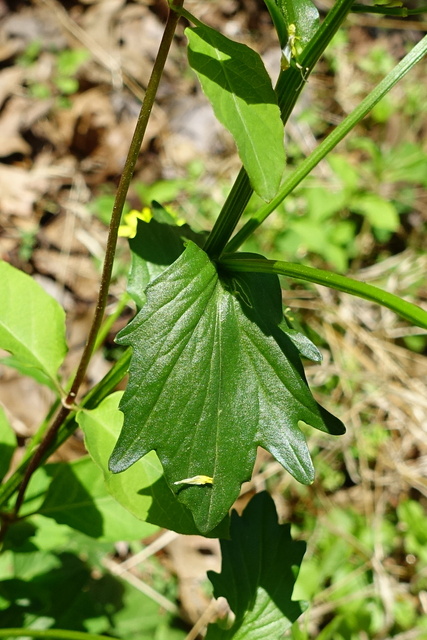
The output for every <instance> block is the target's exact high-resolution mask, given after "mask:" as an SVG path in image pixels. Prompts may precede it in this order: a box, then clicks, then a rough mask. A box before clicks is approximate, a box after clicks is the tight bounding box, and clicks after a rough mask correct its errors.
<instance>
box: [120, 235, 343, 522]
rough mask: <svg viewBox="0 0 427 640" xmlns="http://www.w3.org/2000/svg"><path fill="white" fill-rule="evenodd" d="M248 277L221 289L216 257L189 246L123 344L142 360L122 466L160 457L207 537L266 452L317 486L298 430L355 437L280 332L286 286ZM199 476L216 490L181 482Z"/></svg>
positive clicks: (135, 375)
mask: <svg viewBox="0 0 427 640" xmlns="http://www.w3.org/2000/svg"><path fill="white" fill-rule="evenodd" d="M241 275H242V277H240V275H239V276H238V277H237V278H232V279H231V280H224V281H221V279H220V278H219V276H218V274H217V271H216V268H215V266H214V264H213V263H212V262H211V261H210V260H209V258H208V256H207V255H206V253H204V252H203V251H202V250H201V249H199V248H198V247H197V246H196V245H195V244H193V243H191V242H189V243H188V245H187V248H186V250H185V252H184V253H183V254H182V255H181V256H180V257H179V258H178V260H177V261H176V262H175V263H174V264H173V265H171V266H170V267H169V268H168V269H167V270H166V271H164V272H163V274H162V275H160V276H159V277H158V278H157V279H156V280H154V282H152V283H151V284H150V285H149V286H148V287H147V290H146V293H147V302H146V304H145V306H144V307H143V308H142V309H141V311H140V312H139V313H138V315H137V316H136V317H135V318H134V320H133V321H132V322H131V323H130V324H129V325H128V326H127V327H126V328H125V329H124V330H123V331H122V332H121V333H120V334H119V337H118V339H117V342H118V343H119V344H130V345H132V347H133V356H132V360H131V365H130V381H129V384H128V386H127V389H126V391H125V394H124V396H123V399H122V402H121V404H120V408H121V410H122V411H123V413H124V414H125V421H124V426H123V429H122V431H121V434H120V437H119V440H118V442H117V444H116V447H115V449H114V451H113V453H112V456H111V459H110V469H111V470H112V471H113V472H115V473H118V472H120V471H124V470H125V469H127V468H128V467H130V466H131V465H132V464H133V463H134V462H136V461H137V460H139V459H140V458H141V457H142V456H144V455H145V454H146V453H148V452H149V451H151V450H152V449H155V450H156V451H157V454H158V456H159V458H160V460H161V463H162V465H163V468H164V470H165V476H166V478H167V481H168V483H169V485H170V486H171V487H174V489H175V491H178V495H179V498H180V500H182V502H184V503H185V504H186V505H187V506H188V507H189V508H190V509H191V510H192V512H193V516H194V519H195V521H196V524H197V526H198V528H199V529H200V530H201V531H203V532H206V531H210V530H211V529H212V528H213V527H214V526H215V525H216V524H217V523H218V522H219V521H220V520H221V519H222V518H223V517H224V516H225V515H226V513H227V511H228V509H229V508H230V507H231V505H232V504H233V502H234V500H235V498H236V497H237V495H238V493H239V489H240V485H241V483H242V482H244V481H245V480H248V479H249V477H250V475H251V471H252V467H253V464H254V460H255V455H256V449H257V446H258V445H259V446H262V447H264V448H265V449H267V450H268V451H270V452H271V453H272V454H273V455H274V456H275V457H276V459H277V460H278V461H279V462H280V463H281V464H282V465H283V466H284V467H285V468H286V469H287V470H288V471H289V472H290V473H291V474H292V475H294V476H295V478H297V479H298V480H299V481H301V482H304V483H310V482H312V480H313V475H314V472H313V466H312V463H311V459H310V455H309V452H308V448H307V445H306V442H305V438H304V436H303V434H302V432H301V430H300V429H299V427H298V422H299V421H303V422H304V423H307V424H310V425H312V426H313V427H315V428H317V429H321V430H324V431H328V432H331V433H342V432H343V426H342V424H341V423H340V421H339V420H337V419H336V418H333V416H331V415H330V414H328V412H326V411H325V410H324V409H322V408H321V407H319V405H318V404H317V403H316V402H315V400H314V399H313V397H312V395H311V393H310V390H309V388H308V385H307V383H306V380H305V377H304V372H303V369H302V366H301V362H300V360H299V356H298V352H297V349H296V348H295V346H294V345H293V344H292V342H291V341H290V340H289V338H288V337H287V336H286V335H285V334H284V333H283V332H282V331H281V330H280V329H279V327H278V324H279V323H280V322H281V320H282V311H281V298H280V286H279V283H278V279H277V278H276V277H273V278H269V277H267V278H265V277H263V276H259V275H255V276H253V275H248V274H244V275H243V274H241ZM260 282H261V285H260ZM198 475H206V476H208V477H210V478H212V479H213V482H212V484H207V485H204V486H192V485H190V486H180V488H177V487H176V486H174V483H175V482H176V481H179V480H182V479H183V478H192V477H194V476H198Z"/></svg>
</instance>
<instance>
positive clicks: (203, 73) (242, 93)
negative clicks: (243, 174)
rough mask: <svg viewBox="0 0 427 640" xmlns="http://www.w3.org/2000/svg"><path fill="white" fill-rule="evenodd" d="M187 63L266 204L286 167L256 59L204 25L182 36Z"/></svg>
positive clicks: (273, 106)
mask: <svg viewBox="0 0 427 640" xmlns="http://www.w3.org/2000/svg"><path fill="white" fill-rule="evenodd" d="M185 33H186V35H187V37H188V41H189V45H188V60H189V63H190V65H191V67H192V68H193V69H194V71H195V72H196V73H197V75H198V77H199V80H200V82H201V85H202V88H203V91H204V92H205V94H206V96H207V97H208V99H209V100H210V102H211V103H212V106H213V109H214V112H215V115H216V117H217V118H218V120H219V121H220V122H221V124H223V125H224V126H225V127H226V128H227V129H228V130H229V131H230V133H231V134H232V136H233V138H234V140H235V141H236V144H237V148H238V150H239V155H240V158H241V160H242V162H243V165H244V167H245V169H246V171H247V173H248V176H249V179H250V182H251V185H252V187H253V189H254V190H255V191H256V193H257V194H258V195H259V196H260V197H261V198H262V199H263V200H265V201H267V202H269V201H270V200H272V199H273V197H274V196H275V195H276V193H277V191H278V189H279V186H280V182H281V179H282V175H283V170H284V168H285V151H284V145H283V123H282V121H281V118H280V110H279V107H278V105H277V96H276V93H275V92H274V89H273V87H272V85H271V80H270V77H269V75H268V73H267V71H266V69H265V67H264V64H263V62H262V60H261V58H260V56H259V55H258V54H257V53H256V52H255V51H253V50H252V49H249V47H247V46H246V45H243V44H238V43H237V42H233V41H232V40H229V39H228V38H226V37H225V36H223V35H221V34H220V33H218V32H217V31H215V30H214V29H211V28H209V27H207V26H203V27H202V26H199V27H195V28H188V29H186V31H185Z"/></svg>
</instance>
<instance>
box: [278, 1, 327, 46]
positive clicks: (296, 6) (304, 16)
mask: <svg viewBox="0 0 427 640" xmlns="http://www.w3.org/2000/svg"><path fill="white" fill-rule="evenodd" d="M277 4H278V6H279V7H280V9H281V10H282V13H283V17H284V19H285V23H286V27H287V29H288V33H289V30H290V29H289V27H290V25H294V26H295V28H296V37H297V38H298V42H299V44H300V46H301V49H304V47H305V45H306V44H307V43H308V42H310V40H311V38H312V37H313V36H314V34H315V33H316V31H317V29H318V28H319V23H320V21H319V12H318V10H317V8H316V6H315V5H314V4H313V2H311V0H277Z"/></svg>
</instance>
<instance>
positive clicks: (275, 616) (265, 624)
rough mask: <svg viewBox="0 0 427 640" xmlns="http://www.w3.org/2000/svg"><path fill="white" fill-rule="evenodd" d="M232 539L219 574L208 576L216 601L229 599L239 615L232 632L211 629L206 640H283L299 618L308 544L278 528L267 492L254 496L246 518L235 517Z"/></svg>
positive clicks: (287, 528)
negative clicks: (298, 584) (296, 594)
mask: <svg viewBox="0 0 427 640" xmlns="http://www.w3.org/2000/svg"><path fill="white" fill-rule="evenodd" d="M230 538H231V539H230V540H221V556H222V567H221V573H220V574H217V573H213V572H209V573H208V577H209V579H210V581H211V582H212V584H213V587H214V595H215V597H216V598H219V597H220V596H223V597H225V598H227V601H228V604H229V606H230V608H231V610H232V611H233V613H234V615H235V621H234V623H233V625H232V626H231V627H230V628H229V629H221V628H220V627H219V626H218V625H217V624H212V625H209V627H208V633H207V635H206V640H228V639H231V638H233V640H240V639H241V640H243V639H245V640H264V639H265V638H282V637H283V633H284V632H285V631H286V629H288V628H289V627H290V626H291V624H292V623H293V622H295V620H296V619H297V618H298V617H299V616H300V615H301V613H302V612H303V608H302V606H301V603H299V602H295V601H293V600H292V591H293V589H294V585H295V581H296V578H297V575H298V571H299V567H300V565H301V561H302V558H303V555H304V552H305V543H304V542H302V541H298V542H295V541H294V540H292V537H291V533H290V525H288V524H283V525H279V524H278V522H277V514H276V509H275V506H274V502H273V500H272V498H271V497H270V496H269V494H268V493H266V492H263V493H259V494H257V495H256V496H254V497H253V498H252V500H251V501H250V502H249V504H248V506H247V507H246V509H245V510H244V512H243V514H242V516H238V515H237V513H236V512H233V513H232V515H231V526H230Z"/></svg>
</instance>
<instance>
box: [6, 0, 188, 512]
mask: <svg viewBox="0 0 427 640" xmlns="http://www.w3.org/2000/svg"><path fill="white" fill-rule="evenodd" d="M182 4H183V0H177V2H176V5H177V7H181V6H182ZM179 17H180V16H179V13H177V12H176V11H174V10H172V9H170V11H169V16H168V19H167V22H166V25H165V30H164V32H163V37H162V41H161V43H160V46H159V50H158V53H157V57H156V60H155V62H154V66H153V70H152V72H151V77H150V80H149V82H148V85H147V90H146V93H145V97H144V100H143V103H142V106H141V111H140V113H139V117H138V121H137V124H136V127H135V132H134V134H133V137H132V142H131V144H130V147H129V151H128V155H127V158H126V162H125V166H124V169H123V173H122V176H121V178H120V183H119V186H118V189H117V193H116V198H115V201H114V205H113V211H112V215H111V221H110V228H109V233H108V239H107V247H106V252H105V260H104V266H103V270H102V276H101V285H100V288H99V294H98V300H97V303H96V309H95V314H94V317H93V320H92V325H91V328H90V331H89V335H88V339H87V342H86V345H85V348H84V350H83V354H82V357H81V359H80V362H79V366H78V368H77V372H76V375H75V377H74V380H73V383H72V385H71V388H70V390H69V392H68V395H67V397H66V398H65V399H63V401H62V407H61V409H60V410H59V412H58V414H57V415H56V418H55V419H54V421H53V423H52V425H51V427H50V429H49V430H48V432H47V433H46V435H45V437H44V439H43V440H42V442H41V443H40V445H39V447H38V448H37V449H36V451H35V453H34V455H33V457H32V458H31V460H30V462H29V464H28V467H27V469H26V472H25V475H24V477H23V480H22V483H21V485H20V487H19V491H18V495H17V499H16V503H15V508H14V512H13V517H15V518H16V516H17V514H18V512H19V509H20V507H21V505H22V502H23V500H24V495H25V491H26V488H27V486H28V483H29V481H30V478H31V476H32V475H33V473H34V471H35V470H36V469H37V468H38V467H39V465H40V464H41V463H42V462H43V460H44V457H45V453H46V451H47V450H48V449H49V446H50V444H51V443H52V442H53V441H54V439H55V438H56V435H57V432H58V430H59V428H60V427H61V425H62V424H63V423H64V421H65V420H66V418H67V417H68V415H69V414H70V412H71V411H72V410H73V408H74V402H75V399H76V397H77V393H78V391H79V389H80V386H81V384H82V382H83V380H84V377H85V374H86V370H87V367H88V365H89V361H90V359H91V356H92V353H93V350H94V347H95V344H96V339H97V335H98V332H99V329H100V327H101V324H102V319H103V317H104V312H105V307H106V304H107V298H108V291H109V287H110V282H111V275H112V271H113V264H114V256H115V251H116V244H117V236H118V230H119V225H120V220H121V216H122V212H123V206H124V204H125V200H126V196H127V192H128V190H129V185H130V181H131V179H132V176H133V173H134V171H135V165H136V162H137V160H138V156H139V152H140V149H141V144H142V140H143V138H144V134H145V131H146V128H147V124H148V120H149V118H150V115H151V110H152V108H153V104H154V100H155V97H156V93H157V89H158V86H159V82H160V79H161V77H162V73H163V69H164V66H165V63H166V59H167V56H168V53H169V49H170V46H171V44H172V39H173V36H174V33H175V29H176V26H177V23H178V20H179Z"/></svg>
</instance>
